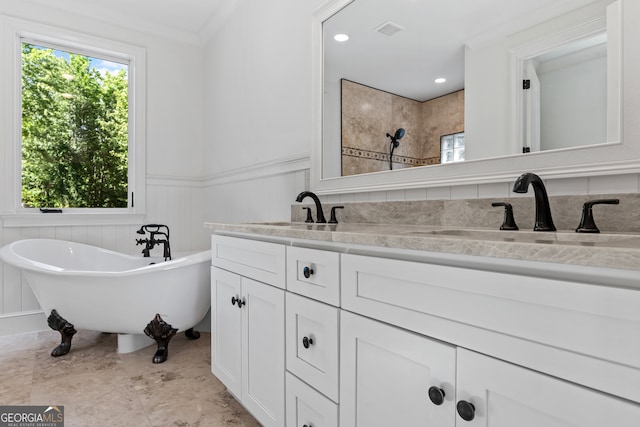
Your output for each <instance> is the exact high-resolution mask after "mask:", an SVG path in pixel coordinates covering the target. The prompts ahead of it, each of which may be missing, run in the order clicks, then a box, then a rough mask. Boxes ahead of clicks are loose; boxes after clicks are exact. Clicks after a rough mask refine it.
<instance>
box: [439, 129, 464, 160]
mask: <svg viewBox="0 0 640 427" xmlns="http://www.w3.org/2000/svg"><path fill="white" fill-rule="evenodd" d="M462 161H464V132H460V133H453V134H451V135H443V136H441V137H440V163H454V162H462Z"/></svg>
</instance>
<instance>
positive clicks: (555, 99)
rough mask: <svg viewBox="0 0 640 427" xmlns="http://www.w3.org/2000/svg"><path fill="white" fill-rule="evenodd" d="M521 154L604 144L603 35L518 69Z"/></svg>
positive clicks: (564, 47) (568, 45)
mask: <svg viewBox="0 0 640 427" xmlns="http://www.w3.org/2000/svg"><path fill="white" fill-rule="evenodd" d="M523 74H524V78H523V82H522V90H523V97H522V99H523V101H524V105H523V114H524V117H523V123H524V126H523V132H524V135H523V136H524V146H525V148H528V150H525V151H540V150H553V149H558V148H568V147H575V146H582V145H593V144H601V143H602V142H603V141H606V140H607V34H606V32H603V33H599V34H596V35H591V36H589V37H585V38H582V39H579V40H576V41H572V42H569V43H565V44H563V45H561V46H558V47H556V48H554V49H552V50H550V51H548V52H545V53H543V54H541V55H538V56H536V57H534V58H530V59H527V60H526V61H524V64H523Z"/></svg>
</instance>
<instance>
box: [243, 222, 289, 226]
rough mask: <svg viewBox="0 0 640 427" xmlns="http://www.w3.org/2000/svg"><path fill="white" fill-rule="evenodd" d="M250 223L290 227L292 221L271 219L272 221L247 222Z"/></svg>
mask: <svg viewBox="0 0 640 427" xmlns="http://www.w3.org/2000/svg"><path fill="white" fill-rule="evenodd" d="M248 224H251V225H264V226H269V227H290V226H291V225H292V224H293V223H292V222H287V221H273V222H249V223H248Z"/></svg>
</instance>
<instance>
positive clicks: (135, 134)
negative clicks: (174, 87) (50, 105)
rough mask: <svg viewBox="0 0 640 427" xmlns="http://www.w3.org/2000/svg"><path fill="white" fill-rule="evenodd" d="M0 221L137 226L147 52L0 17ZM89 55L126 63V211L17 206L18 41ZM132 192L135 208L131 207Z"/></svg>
mask: <svg viewBox="0 0 640 427" xmlns="http://www.w3.org/2000/svg"><path fill="white" fill-rule="evenodd" d="M0 28H3V30H4V31H3V34H1V35H0V36H1V37H2V40H1V42H0V100H2V102H0V129H2V134H1V135H0V137H1V140H0V152H2V153H3V156H2V161H1V162H2V163H0V165H1V166H2V172H0V182H1V184H0V185H1V187H0V191H1V192H0V219H2V223H3V226H5V227H11V226H16V227H18V226H49V225H74V224H76V225H90V224H94V225H97V224H137V223H140V222H141V221H142V218H143V215H144V213H145V207H146V206H145V200H146V197H145V188H146V183H145V177H146V168H145V145H146V144H145V143H146V131H145V129H146V123H145V120H146V104H145V100H146V78H145V76H146V68H145V67H146V53H145V49H144V48H142V47H138V46H132V45H129V44H125V43H121V42H116V41H112V40H107V39H104V38H99V37H94V36H90V35H87V34H83V33H78V32H74V31H70V30H66V29H62V28H57V27H52V26H48V25H45V24H40V23H35V22H30V21H26V20H21V19H16V18H12V17H8V16H2V15H0ZM23 37H24V38H27V39H30V40H37V41H41V42H42V43H52V44H56V45H62V46H68V47H69V48H70V49H77V50H81V51H83V50H88V51H90V52H96V53H102V54H104V55H105V56H108V57H114V58H120V59H122V60H126V61H127V62H128V63H129V68H128V73H129V75H130V80H129V81H130V84H129V153H128V156H129V169H130V170H129V197H128V198H129V206H128V207H127V208H113V209H93V208H71V209H64V210H63V212H64V213H62V214H55V213H47V214H43V213H40V212H39V211H38V210H37V209H35V210H34V209H33V208H28V209H27V208H22V207H21V188H20V187H21V172H22V153H21V149H20V144H19V143H20V140H21V133H22V131H21V96H22V95H21V62H20V58H21V52H22V45H21V39H22V38H23ZM131 191H133V192H134V197H135V199H134V205H133V207H132V206H131Z"/></svg>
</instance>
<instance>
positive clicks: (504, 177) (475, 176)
mask: <svg viewBox="0 0 640 427" xmlns="http://www.w3.org/2000/svg"><path fill="white" fill-rule="evenodd" d="M352 1H358V0H326V1H324V2H322V3H321V4H319V6H318V7H317V8H316V9H315V11H314V13H313V20H312V34H311V36H312V61H311V62H312V74H311V76H312V91H313V92H312V102H313V106H312V113H313V117H312V122H313V135H312V150H311V172H310V184H311V190H313V191H314V192H316V193H317V194H342V193H356V192H369V191H389V190H405V189H411V188H429V187H443V186H457V185H478V184H490V183H499V182H512V181H513V180H514V179H515V178H516V177H517V176H519V175H520V174H522V173H523V172H527V171H530V172H535V173H537V174H538V175H540V176H541V177H542V178H543V179H560V178H574V177H589V176H596V175H619V174H629V173H640V81H639V80H638V79H634V78H633V76H638V75H640V49H638V46H637V43H636V46H635V48H634V43H633V40H640V26H638V25H637V22H635V23H634V20H637V18H638V17H640V2H638V1H636V0H632V1H628V0H619V1H620V7H619V9H618V14H619V16H618V18H617V19H618V22H619V23H620V30H621V31H620V33H621V34H620V37H621V40H620V44H619V45H620V52H619V53H618V54H619V55H620V56H619V57H620V67H619V76H618V77H619V82H620V85H619V89H620V90H619V99H620V114H619V117H618V122H619V129H620V140H619V141H618V142H610V143H604V144H598V145H595V146H594V145H592V146H585V147H572V148H566V149H558V150H552V151H541V152H533V153H527V154H526V155H520V154H518V155H509V156H500V157H495V158H487V159H479V160H467V161H465V162H460V163H452V164H445V165H433V166H422V167H414V168H407V169H399V170H393V171H384V172H374V173H367V174H361V175H350V176H343V177H342V176H341V177H329V178H325V177H323V176H322V167H323V165H322V148H323V147H322V146H323V141H322V111H323V87H324V77H323V68H324V67H323V65H324V63H323V50H324V49H323V33H322V24H323V22H324V21H326V20H327V19H329V18H330V17H331V16H333V15H334V14H335V13H337V12H338V11H340V10H341V9H342V8H344V7H345V6H347V5H348V4H350V3H351V2H352ZM627 76H628V77H627ZM515 125H516V124H515V123H510V124H507V126H509V129H514V127H515ZM512 132H513V131H512ZM514 133H515V132H514Z"/></svg>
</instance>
